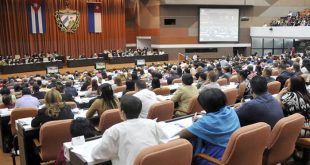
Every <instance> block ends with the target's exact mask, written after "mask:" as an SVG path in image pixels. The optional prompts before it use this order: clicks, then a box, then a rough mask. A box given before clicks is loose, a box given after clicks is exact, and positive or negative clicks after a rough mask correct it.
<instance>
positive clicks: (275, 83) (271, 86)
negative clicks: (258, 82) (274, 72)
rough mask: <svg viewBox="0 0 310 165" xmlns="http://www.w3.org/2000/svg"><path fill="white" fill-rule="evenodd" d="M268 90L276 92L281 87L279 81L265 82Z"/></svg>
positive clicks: (272, 92)
mask: <svg viewBox="0 0 310 165" xmlns="http://www.w3.org/2000/svg"><path fill="white" fill-rule="evenodd" d="M267 88H268V92H269V93H271V94H272V95H274V94H278V93H279V92H280V89H281V83H280V82H279V81H273V82H270V83H268V84H267Z"/></svg>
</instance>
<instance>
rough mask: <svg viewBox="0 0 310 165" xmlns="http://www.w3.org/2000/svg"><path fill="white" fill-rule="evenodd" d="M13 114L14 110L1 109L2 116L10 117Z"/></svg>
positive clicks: (0, 114)
mask: <svg viewBox="0 0 310 165" xmlns="http://www.w3.org/2000/svg"><path fill="white" fill-rule="evenodd" d="M11 112H12V109H8V108H3V109H0V116H10V115H11Z"/></svg>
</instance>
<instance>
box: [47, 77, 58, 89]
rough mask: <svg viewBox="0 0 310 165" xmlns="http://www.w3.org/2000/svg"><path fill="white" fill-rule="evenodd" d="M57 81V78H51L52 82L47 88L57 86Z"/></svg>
mask: <svg viewBox="0 0 310 165" xmlns="http://www.w3.org/2000/svg"><path fill="white" fill-rule="evenodd" d="M56 83H57V79H56V78H54V77H53V78H52V79H51V83H50V84H49V85H48V86H47V88H49V89H51V88H55V87H56Z"/></svg>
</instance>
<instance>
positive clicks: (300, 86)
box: [277, 76, 310, 123]
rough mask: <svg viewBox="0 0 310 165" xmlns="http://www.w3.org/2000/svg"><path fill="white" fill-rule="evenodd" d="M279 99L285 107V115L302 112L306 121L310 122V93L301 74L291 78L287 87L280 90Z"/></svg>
mask: <svg viewBox="0 0 310 165" xmlns="http://www.w3.org/2000/svg"><path fill="white" fill-rule="evenodd" d="M277 99H278V101H279V102H280V103H281V105H282V107H283V111H284V116H289V115H292V114H294V113H300V114H302V115H303V116H305V119H306V121H305V122H306V123H309V122H310V94H309V92H308V91H307V89H306V84H305V80H304V79H303V78H302V77H301V76H298V77H297V76H296V77H295V76H294V77H292V78H290V79H289V82H288V86H287V88H283V89H282V90H281V91H280V93H279V94H278V95H277Z"/></svg>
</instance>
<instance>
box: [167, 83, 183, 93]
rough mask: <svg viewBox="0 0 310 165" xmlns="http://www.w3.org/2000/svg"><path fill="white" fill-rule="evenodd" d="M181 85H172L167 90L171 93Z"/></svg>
mask: <svg viewBox="0 0 310 165" xmlns="http://www.w3.org/2000/svg"><path fill="white" fill-rule="evenodd" d="M180 86H181V85H180V84H173V85H169V86H168V88H169V89H170V90H171V91H172V90H177V89H178V88H179V87H180Z"/></svg>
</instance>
